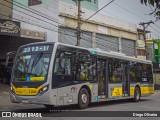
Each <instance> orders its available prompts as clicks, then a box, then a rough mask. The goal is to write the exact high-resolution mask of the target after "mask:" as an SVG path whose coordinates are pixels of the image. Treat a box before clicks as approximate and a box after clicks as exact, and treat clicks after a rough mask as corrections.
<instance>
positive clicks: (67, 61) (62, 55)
mask: <svg viewBox="0 0 160 120" xmlns="http://www.w3.org/2000/svg"><path fill="white" fill-rule="evenodd" d="M71 55H72V54H71V53H69V52H64V51H58V52H57V54H56V59H55V67H54V74H56V75H71Z"/></svg>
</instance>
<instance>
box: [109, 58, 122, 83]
mask: <svg viewBox="0 0 160 120" xmlns="http://www.w3.org/2000/svg"><path fill="white" fill-rule="evenodd" d="M108 64H109V83H121V81H122V80H121V63H120V61H119V60H117V59H109V63H108Z"/></svg>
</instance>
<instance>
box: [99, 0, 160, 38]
mask: <svg viewBox="0 0 160 120" xmlns="http://www.w3.org/2000/svg"><path fill="white" fill-rule="evenodd" d="M110 1H111V0H99V9H100V8H102V7H103V6H104V5H106V4H107V3H109V2H110ZM153 9H154V8H153V7H152V6H150V5H148V6H146V5H145V4H141V2H140V0H115V1H114V2H113V3H111V4H110V5H109V6H107V7H106V8H104V9H103V10H102V11H101V13H103V14H106V15H108V16H112V17H115V18H118V19H122V20H124V21H129V22H132V23H134V24H136V25H137V27H138V28H142V27H141V26H140V25H139V23H140V22H149V21H150V20H152V21H154V22H155V20H156V19H155V17H154V15H149V13H151V12H152V10H153ZM150 26H151V27H150ZM150 26H149V27H148V28H147V30H149V31H151V32H152V37H153V38H154V39H158V38H159V39H160V20H159V21H157V22H155V24H150Z"/></svg>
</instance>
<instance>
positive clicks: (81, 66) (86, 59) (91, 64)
mask: <svg viewBox="0 0 160 120" xmlns="http://www.w3.org/2000/svg"><path fill="white" fill-rule="evenodd" d="M95 68H96V62H95V60H94V59H93V57H92V56H90V55H87V54H79V58H78V69H77V77H76V78H77V80H93V78H94V76H95V74H96V70H95Z"/></svg>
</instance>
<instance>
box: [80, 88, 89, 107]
mask: <svg viewBox="0 0 160 120" xmlns="http://www.w3.org/2000/svg"><path fill="white" fill-rule="evenodd" d="M88 105H89V93H88V90H87V89H85V88H82V89H81V90H80V91H79V95H78V106H79V108H80V109H85V108H87V107H88Z"/></svg>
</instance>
